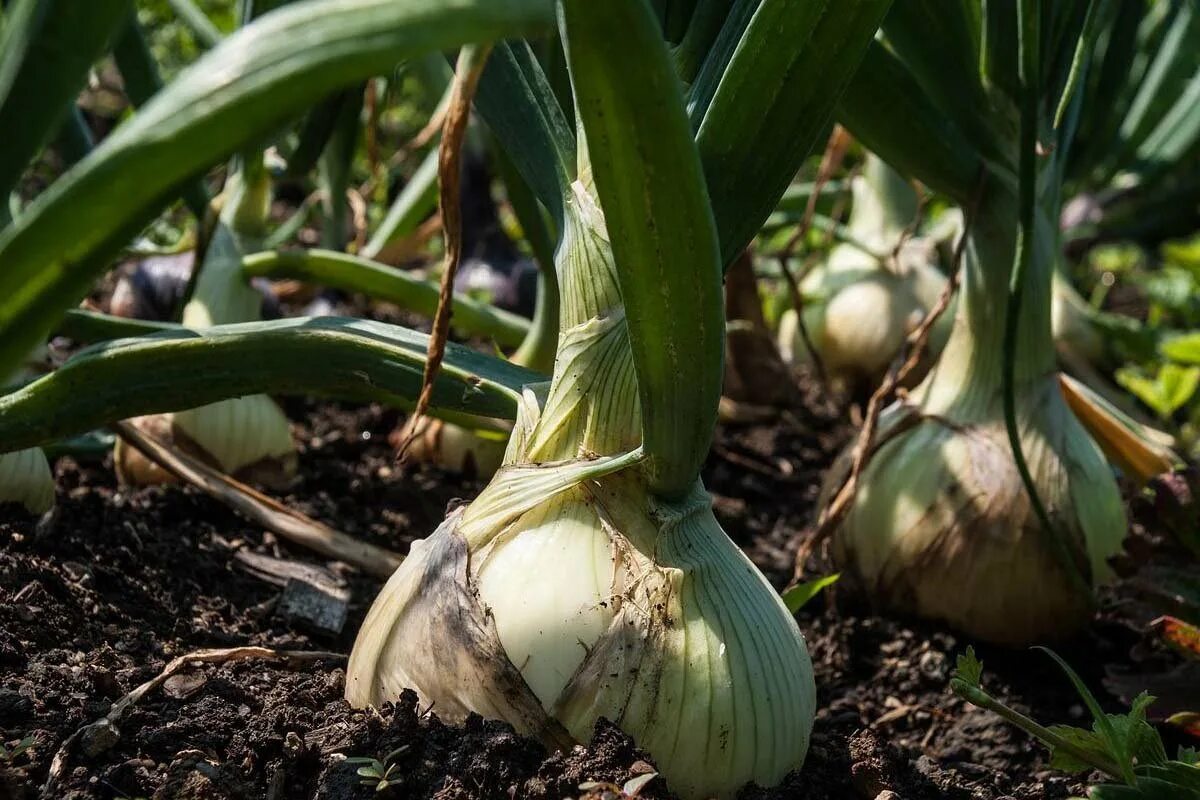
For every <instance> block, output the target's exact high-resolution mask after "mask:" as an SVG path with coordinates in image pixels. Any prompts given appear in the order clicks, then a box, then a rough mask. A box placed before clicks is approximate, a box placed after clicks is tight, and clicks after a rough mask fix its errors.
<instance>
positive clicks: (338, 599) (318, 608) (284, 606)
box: [276, 578, 350, 634]
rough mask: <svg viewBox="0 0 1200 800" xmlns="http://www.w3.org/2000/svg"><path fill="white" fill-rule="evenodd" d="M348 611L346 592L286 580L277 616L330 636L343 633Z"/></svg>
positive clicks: (348, 595)
mask: <svg viewBox="0 0 1200 800" xmlns="http://www.w3.org/2000/svg"><path fill="white" fill-rule="evenodd" d="M349 610H350V592H349V591H348V590H346V589H340V588H334V587H332V586H318V585H317V584H315V583H309V582H307V581H301V580H298V579H296V578H291V579H289V580H288V582H287V584H285V585H284V587H283V594H282V595H281V596H280V598H279V605H278V606H277V607H276V613H277V614H279V616H281V617H283V618H284V619H287V620H290V621H295V622H303V623H306V624H308V625H311V626H312V627H314V628H316V629H317V630H320V631H325V632H328V633H332V634H338V633H341V632H342V627H343V626H344V625H345V624H346V614H347V613H348V612H349Z"/></svg>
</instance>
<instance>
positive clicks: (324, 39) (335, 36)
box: [0, 0, 553, 372]
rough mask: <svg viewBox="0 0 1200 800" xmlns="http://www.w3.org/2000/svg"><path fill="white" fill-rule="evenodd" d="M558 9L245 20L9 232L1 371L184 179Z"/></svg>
mask: <svg viewBox="0 0 1200 800" xmlns="http://www.w3.org/2000/svg"><path fill="white" fill-rule="evenodd" d="M552 21H553V14H552V8H551V7H550V4H549V2H548V1H547V0H309V1H308V2H303V3H296V4H293V5H290V6H288V7H286V8H283V9H280V10H278V11H274V12H272V13H270V14H267V15H265V16H263V17H262V18H260V19H259V20H256V21H255V22H254V23H252V24H250V25H248V26H246V27H244V28H242V29H241V30H240V31H239V32H238V33H236V34H234V35H232V36H230V37H229V38H227V39H225V40H224V41H223V42H222V43H221V44H220V45H219V46H218V47H216V48H215V49H214V50H212V51H210V52H209V53H208V54H207V55H206V56H205V57H204V58H202V59H201V60H200V61H198V62H197V63H196V64H194V65H193V66H192V67H191V68H189V69H188V70H187V71H186V72H185V73H184V74H183V75H181V76H180V78H179V79H178V80H177V81H175V82H174V83H173V84H172V85H171V87H170V88H169V89H167V90H165V91H163V92H160V93H159V94H158V95H156V96H155V98H154V99H153V100H152V101H151V102H149V103H147V104H146V106H145V107H144V108H143V109H142V111H141V112H140V113H139V114H137V115H136V116H134V117H133V119H132V120H130V121H129V122H128V123H127V124H125V125H122V126H121V127H120V128H118V129H117V130H116V132H114V133H113V134H112V135H111V136H110V137H109V138H108V139H106V140H105V142H104V143H103V144H102V145H101V146H100V147H98V148H97V149H96V150H95V151H94V152H93V153H92V155H91V156H89V157H88V158H87V159H85V160H84V161H83V162H81V163H80V164H79V165H78V166H77V167H76V168H75V169H74V170H72V171H71V172H70V173H68V175H67V176H65V177H64V179H63V180H60V181H58V182H57V183H55V184H54V185H53V186H52V187H51V188H50V189H49V190H47V192H46V193H45V194H43V195H42V196H41V197H39V198H38V200H37V201H35V202H34V203H33V204H32V205H31V206H30V208H29V210H28V211H27V213H26V214H24V215H22V217H21V219H19V220H18V221H17V222H16V223H14V224H13V225H12V226H11V227H10V228H9V229H8V230H7V231H5V232H4V233H3V234H0V264H3V267H4V268H3V269H2V270H0V372H3V371H6V370H7V369H9V368H11V367H12V366H13V365H14V364H15V363H16V362H17V360H18V359H19V358H20V357H21V356H22V355H23V354H24V353H25V352H26V351H27V350H28V349H29V348H30V347H32V346H33V345H34V344H35V343H36V342H37V341H38V339H39V338H40V337H41V336H42V335H43V334H44V333H45V331H46V330H48V329H49V328H50V327H51V326H52V325H53V324H54V321H55V319H56V318H57V317H58V316H59V315H61V312H62V309H63V308H64V307H66V306H68V305H71V304H73V303H74V302H75V301H76V300H77V299H78V298H79V297H81V296H82V295H83V294H84V293H85V292H86V291H87V289H88V287H89V286H90V284H91V281H92V279H93V278H94V277H95V276H96V275H97V274H98V273H99V272H101V271H102V270H103V269H104V268H105V267H106V266H107V265H108V259H109V258H110V257H111V256H112V255H113V254H114V253H115V252H116V251H117V250H118V249H119V247H120V246H121V245H122V244H123V243H124V241H126V240H127V239H128V237H130V236H131V235H133V233H135V232H136V231H137V230H138V229H139V228H140V227H141V226H142V225H143V224H145V222H147V221H148V220H149V219H150V218H152V217H153V215H154V214H155V212H156V211H157V210H158V209H159V207H160V206H161V204H162V203H163V202H164V201H165V200H167V199H168V198H169V197H170V196H171V193H172V191H176V190H177V189H178V187H179V186H180V184H182V183H183V182H185V181H187V180H189V179H191V178H193V177H195V176H197V175H198V174H200V173H201V172H203V171H204V170H205V169H207V168H208V167H209V166H211V165H213V164H215V163H218V162H219V161H221V160H222V159H223V158H225V157H226V156H228V155H229V154H231V153H233V152H235V151H237V150H238V149H240V148H241V147H243V146H245V145H247V144H249V143H251V142H254V141H256V140H257V139H258V138H259V137H261V136H262V135H264V134H265V133H269V132H270V131H272V130H274V129H275V127H276V126H277V125H279V124H280V123H281V122H283V121H286V120H288V119H290V118H293V117H294V116H295V115H297V114H298V113H299V112H300V111H302V110H303V109H304V108H305V107H306V106H307V105H308V104H310V103H311V102H313V101H314V100H315V99H317V98H321V97H326V96H328V95H329V94H330V93H331V92H333V91H335V90H337V89H340V88H342V87H344V86H347V85H350V84H352V83H354V82H355V81H358V80H362V79H364V78H366V77H368V76H370V75H373V74H377V73H380V72H385V71H387V70H389V69H391V68H392V67H393V66H394V64H395V63H396V62H397V61H398V60H401V59H403V58H405V57H406V56H415V55H419V54H421V53H424V52H428V51H431V50H437V49H442V48H448V47H454V46H457V45H460V44H462V43H464V42H470V41H482V40H493V39H497V38H502V37H505V36H518V35H536V34H538V33H541V32H544V31H545V30H547V28H548V27H549V26H550V24H551V23H552Z"/></svg>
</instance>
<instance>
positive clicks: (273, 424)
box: [114, 159, 297, 488]
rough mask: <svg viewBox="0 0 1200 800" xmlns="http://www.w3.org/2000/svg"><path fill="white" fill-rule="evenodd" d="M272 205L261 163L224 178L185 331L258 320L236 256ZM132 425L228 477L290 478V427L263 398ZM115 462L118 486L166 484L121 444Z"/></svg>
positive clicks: (277, 481)
mask: <svg viewBox="0 0 1200 800" xmlns="http://www.w3.org/2000/svg"><path fill="white" fill-rule="evenodd" d="M251 160H252V159H251ZM270 201H271V183H270V178H269V176H268V175H267V173H266V171H265V170H264V169H263V167H262V163H261V159H259V162H258V163H257V164H249V163H247V164H246V165H244V166H243V168H241V169H238V170H235V171H234V172H233V173H232V174H231V175H230V177H229V179H228V180H227V182H226V186H225V192H224V204H223V206H222V209H221V214H220V218H219V220H218V224H217V226H216V229H215V230H214V231H213V236H212V241H211V242H210V243H209V246H208V251H207V253H206V254H205V257H204V263H203V265H202V266H201V268H200V275H199V278H198V279H197V281H196V289H195V292H194V293H193V295H192V299H191V300H190V301H189V302H188V304H187V306H185V307H184V310H183V320H182V321H183V324H184V325H185V326H186V327H189V328H193V329H195V330H198V331H203V330H204V329H205V328H207V327H210V326H212V325H224V324H229V323H234V322H250V321H254V320H258V319H260V318H261V312H262V295H261V294H260V293H259V292H258V290H257V289H255V288H254V287H253V286H251V285H250V284H249V282H247V280H246V279H245V277H243V275H242V257H243V256H244V255H245V254H246V253H248V252H254V251H255V250H257V249H258V243H259V242H260V240H261V237H262V236H263V234H264V233H265V226H266V218H267V212H268V209H269V206H270ZM136 422H137V424H139V425H140V426H142V427H145V428H147V429H148V430H149V431H150V432H151V433H157V434H159V435H162V434H166V435H167V436H168V437H169V438H170V439H172V440H173V442H174V444H175V445H176V446H178V447H181V448H183V449H185V450H187V451H189V452H190V453H191V454H193V455H196V456H197V457H200V458H201V459H203V460H204V461H206V462H207V463H209V464H211V465H212V466H214V467H216V468H218V469H220V470H221V471H223V472H225V473H227V474H230V475H235V476H238V477H242V478H246V479H249V480H253V481H255V482H258V483H263V484H265V485H268V486H271V487H275V488H282V487H283V486H286V485H287V484H288V483H289V482H290V481H291V479H292V477H293V476H294V475H295V473H296V465H297V457H296V451H295V444H294V443H293V441H292V434H291V426H290V425H289V423H288V419H287V417H286V416H285V415H284V413H283V410H282V409H281V408H280V407H279V405H278V404H277V403H276V402H275V401H274V400H273V399H271V398H270V397H267V396H266V395H250V396H247V397H238V398H232V399H229V400H221V401H218V402H216V403H211V404H209V405H206V406H203V407H201V408H195V409H189V410H187V411H179V412H176V413H174V414H167V415H162V416H161V417H158V418H151V419H146V418H142V419H140V420H137V421H136ZM114 458H115V460H116V464H117V472H118V474H119V475H120V477H121V479H122V481H124V482H127V483H133V484H145V483H160V482H164V481H167V480H170V476H169V475H167V474H166V473H165V472H163V471H162V470H161V469H158V468H157V467H156V466H155V465H153V464H152V463H150V462H149V461H148V460H147V459H146V458H145V457H144V456H142V455H141V453H139V452H137V451H136V450H135V449H134V448H132V447H128V446H126V445H125V444H124V442H122V441H121V440H118V441H117V447H116V449H115V451H114Z"/></svg>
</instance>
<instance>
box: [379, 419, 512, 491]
mask: <svg viewBox="0 0 1200 800" xmlns="http://www.w3.org/2000/svg"><path fill="white" fill-rule="evenodd" d="M389 443H391V444H392V445H393V446H394V447H396V448H397V449H400V448H403V451H404V460H405V461H415V462H418V463H421V464H433V465H434V466H436V467H438V468H439V469H444V470H446V471H447V472H452V473H458V474H462V475H465V476H467V477H471V478H490V477H491V476H492V475H493V474H495V472H496V470H497V469H498V468H499V467H500V462H501V460H502V459H503V458H504V449H505V440H504V439H503V438H493V437H491V436H488V435H483V434H479V433H476V432H475V431H471V430H468V429H466V428H464V427H462V426H461V425H455V424H454V423H453V422H446V421H444V420H440V419H435V418H433V417H427V416H420V417H409V418H408V420H407V421H406V422H405V423H404V425H402V426H401V427H399V428H397V429H396V430H395V431H394V432H393V433H392V435H391V436H390V437H389Z"/></svg>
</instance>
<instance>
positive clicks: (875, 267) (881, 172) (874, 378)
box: [779, 155, 949, 389]
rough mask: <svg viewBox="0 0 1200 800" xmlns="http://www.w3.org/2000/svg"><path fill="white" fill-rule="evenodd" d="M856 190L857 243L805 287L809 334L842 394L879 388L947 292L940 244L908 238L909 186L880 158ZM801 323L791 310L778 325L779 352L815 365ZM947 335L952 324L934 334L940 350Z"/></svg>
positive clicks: (911, 215)
mask: <svg viewBox="0 0 1200 800" xmlns="http://www.w3.org/2000/svg"><path fill="white" fill-rule="evenodd" d="M851 187H852V192H853V206H852V207H851V211H850V220H849V222H848V224H847V226H846V230H847V232H848V233H849V234H850V236H851V237H852V239H853V242H843V243H841V244H838V245H837V246H836V247H834V248H833V250H832V251H830V254H829V257H828V259H826V261H825V263H824V264H822V265H820V266H818V267H816V268H814V269H813V270H812V271H811V272H810V273H809V274H808V275H806V276H805V278H804V280H803V281H802V282H801V285H800V292H801V295H802V296H803V297H804V298H805V303H804V308H803V309H802V314H803V317H802V319H803V321H804V325H805V328H806V329H807V331H808V334H809V337H810V339H811V341H812V346H813V349H815V350H816V352H817V355H819V356H820V358H821V363H822V365H823V366H824V368H825V370H826V372H827V373H828V375H829V376H830V378H831V380H832V381H833V382H834V383H835V384H836V386H837V388H839V389H849V388H853V387H855V386H859V385H863V384H868V385H874V384H875V383H877V382H878V381H879V379H880V378H881V377H882V376H883V373H884V372H886V371H887V368H888V366H889V365H890V364H891V363H892V361H893V360H894V359H895V357H896V355H897V354H898V353H899V352H900V348H901V347H902V346H903V345H904V341H905V339H906V338H907V337H908V335H909V333H910V332H911V331H912V330H913V329H914V328H915V327H916V326H917V324H918V323H920V321H921V318H922V317H923V316H924V315H925V313H926V312H927V311H928V310H929V309H930V308H932V307H933V305H934V304H935V303H936V302H937V300H938V297H939V296H941V293H942V289H943V288H944V287H945V285H946V278H945V276H943V275H942V273H941V272H939V271H938V269H937V266H936V263H937V247H936V245H935V243H933V242H931V241H927V240H925V239H921V238H908V239H905V232H906V229H907V228H908V227H909V226H910V225H911V224H912V222H913V220H914V219H915V217H916V213H917V196H916V192H915V191H914V190H913V188H912V186H910V185H909V184H908V183H907V182H906V181H905V180H904V179H903V178H902V177H901V176H900V175H898V174H897V173H896V172H895V171H894V170H893V169H892V168H891V167H889V166H888V165H887V164H885V163H884V162H883V161H881V160H880V159H879V158H878V157H877V156H874V155H868V156H867V160H866V163H865V165H864V167H863V173H862V175H859V176H857V177H855V178H854V181H853V182H852V184H851ZM897 247H898V248H899V249H898V250H897ZM800 319H801V318H800V317H797V314H796V311H795V309H789V310H788V311H786V312H784V314H783V316H782V317H781V319H780V325H779V346H780V351H781V352H782V353H783V356H784V359H785V360H787V361H791V362H793V363H805V362H807V361H810V360H811V359H812V355H811V354H810V353H809V351H808V347H807V345H806V344H805V342H804V339H803V337H802V335H801V333H800V330H799V320H800ZM948 334H949V328H948V326H947V325H939V326H938V327H936V328H935V329H934V331H933V333H932V334H931V344H932V346H933V348H934V349H935V350H936V349H938V348H940V346H941V344H942V343H944V342H945V339H946V336H947V335H948Z"/></svg>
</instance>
